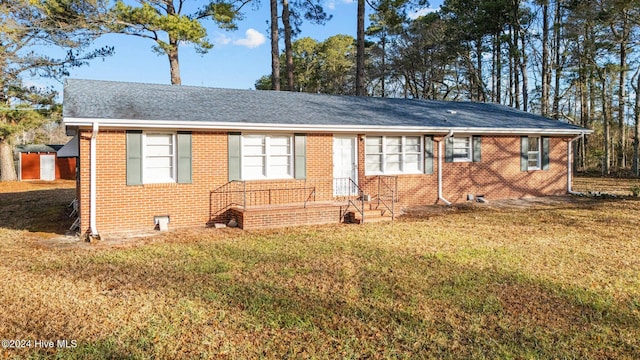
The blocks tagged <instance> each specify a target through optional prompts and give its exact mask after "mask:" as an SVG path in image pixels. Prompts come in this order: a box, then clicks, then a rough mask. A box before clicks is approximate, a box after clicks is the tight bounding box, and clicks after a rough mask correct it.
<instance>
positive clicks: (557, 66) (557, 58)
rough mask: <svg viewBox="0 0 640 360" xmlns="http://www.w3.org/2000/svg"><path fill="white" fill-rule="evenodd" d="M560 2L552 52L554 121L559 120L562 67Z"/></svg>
mask: <svg viewBox="0 0 640 360" xmlns="http://www.w3.org/2000/svg"><path fill="white" fill-rule="evenodd" d="M560 5H561V4H560V0H557V1H556V14H555V18H554V21H553V22H554V26H553V37H554V51H555V61H554V68H555V84H554V86H555V89H554V91H553V117H554V118H555V119H559V118H560V81H561V78H562V65H561V64H560V59H561V55H560V40H561V39H560V36H561V31H560V27H561V26H562V24H561V22H562V10H561V6H560Z"/></svg>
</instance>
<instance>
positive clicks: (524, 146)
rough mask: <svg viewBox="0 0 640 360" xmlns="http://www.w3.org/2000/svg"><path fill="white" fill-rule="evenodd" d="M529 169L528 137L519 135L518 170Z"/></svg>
mask: <svg viewBox="0 0 640 360" xmlns="http://www.w3.org/2000/svg"><path fill="white" fill-rule="evenodd" d="M527 170H529V137H528V136H522V137H520V171H527Z"/></svg>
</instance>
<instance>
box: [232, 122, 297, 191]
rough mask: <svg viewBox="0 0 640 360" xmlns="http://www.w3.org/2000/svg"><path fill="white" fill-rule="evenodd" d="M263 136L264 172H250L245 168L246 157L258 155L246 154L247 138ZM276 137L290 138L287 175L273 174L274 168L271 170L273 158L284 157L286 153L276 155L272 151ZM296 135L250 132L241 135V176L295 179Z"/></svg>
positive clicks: (246, 178)
mask: <svg viewBox="0 0 640 360" xmlns="http://www.w3.org/2000/svg"><path fill="white" fill-rule="evenodd" d="M258 136H260V137H262V138H263V139H264V148H263V153H262V155H261V156H262V157H263V159H264V161H263V166H262V172H261V173H260V174H250V173H249V172H248V171H246V168H245V158H246V157H248V156H256V155H246V154H245V141H246V140H245V139H246V138H247V137H258ZM274 137H286V138H287V139H288V142H289V146H288V148H289V149H288V154H287V155H286V157H287V158H288V160H287V161H288V167H287V175H286V176H282V175H274V174H272V173H271V172H272V170H271V164H272V161H273V158H275V157H284V156H285V155H276V154H273V153H272V147H271V139H272V138H274ZM294 145H295V144H294V137H293V134H259V133H248V134H242V135H241V136H240V157H241V160H240V161H241V164H242V165H241V169H240V178H241V179H242V180H281V179H282V180H283V179H293V178H294V172H293V166H294V160H295V159H294Z"/></svg>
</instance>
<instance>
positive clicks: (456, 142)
mask: <svg viewBox="0 0 640 360" xmlns="http://www.w3.org/2000/svg"><path fill="white" fill-rule="evenodd" d="M468 147H469V138H468V137H464V138H456V137H454V138H453V148H454V149H455V148H468Z"/></svg>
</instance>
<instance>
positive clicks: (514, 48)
mask: <svg viewBox="0 0 640 360" xmlns="http://www.w3.org/2000/svg"><path fill="white" fill-rule="evenodd" d="M519 36H520V30H518V27H517V26H513V43H512V44H511V51H510V52H511V56H513V79H514V82H513V90H514V95H513V97H514V100H515V102H514V105H515V108H516V109H520V74H519V72H520V54H518V42H519V41H518V38H519Z"/></svg>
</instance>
